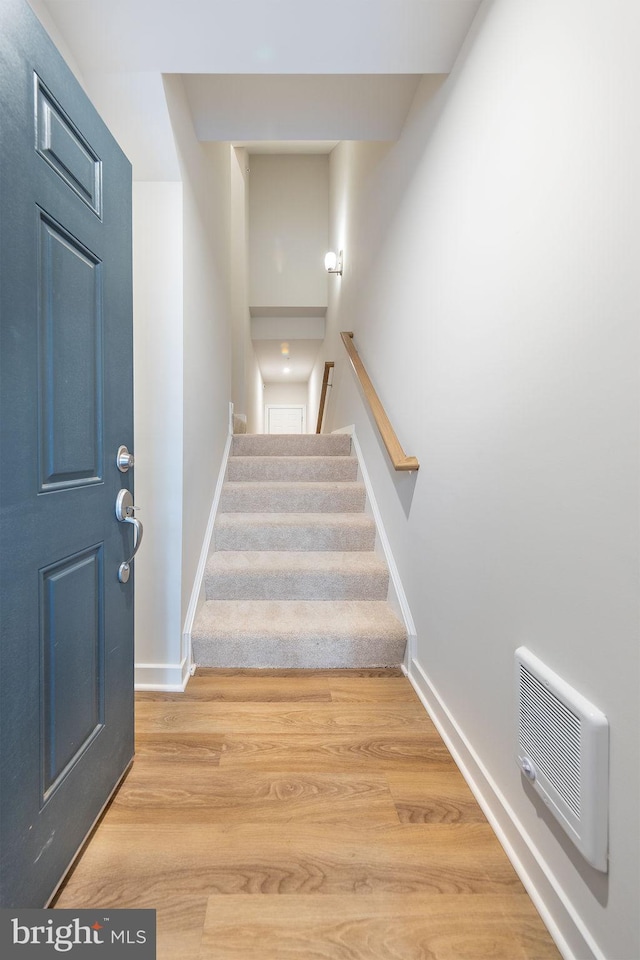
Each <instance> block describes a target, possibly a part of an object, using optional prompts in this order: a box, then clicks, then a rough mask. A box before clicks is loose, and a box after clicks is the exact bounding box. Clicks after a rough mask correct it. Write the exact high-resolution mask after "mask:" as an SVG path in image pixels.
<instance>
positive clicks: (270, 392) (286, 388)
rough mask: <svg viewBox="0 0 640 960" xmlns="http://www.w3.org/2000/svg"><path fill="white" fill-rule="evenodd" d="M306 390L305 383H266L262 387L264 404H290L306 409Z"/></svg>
mask: <svg viewBox="0 0 640 960" xmlns="http://www.w3.org/2000/svg"><path fill="white" fill-rule="evenodd" d="M307 399H308V388H307V384H306V383H267V384H265V387H264V402H265V405H266V404H270V403H276V404H285V405H286V404H291V405H292V406H303V407H306V405H307Z"/></svg>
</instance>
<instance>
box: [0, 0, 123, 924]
mask: <svg viewBox="0 0 640 960" xmlns="http://www.w3.org/2000/svg"><path fill="white" fill-rule="evenodd" d="M131 312H132V307H131V168H130V165H129V163H128V161H127V160H126V158H125V157H124V155H123V153H122V151H121V150H120V148H119V147H118V146H117V144H116V143H115V141H114V140H113V138H112V137H111V135H110V133H109V131H108V130H107V128H106V127H105V126H104V124H103V123H102V121H101V120H100V119H99V117H98V115H97V114H96V112H95V110H94V108H93V107H92V105H91V104H90V102H89V100H88V99H87V97H86V96H85V95H84V93H83V92H82V90H81V88H80V87H79V86H78V84H77V82H76V81H75V79H74V77H73V76H72V74H71V73H70V72H69V70H68V69H67V67H66V66H65V64H64V62H63V61H62V59H61V58H60V56H59V55H58V53H57V52H56V50H55V48H54V47H53V45H52V44H51V43H50V41H49V39H48V38H47V36H46V34H45V33H44V31H43V30H42V29H41V27H40V25H39V23H38V21H37V20H36V18H35V16H34V15H33V13H32V11H31V10H30V8H29V7H28V5H27V4H26V2H25V0H2V4H0V509H1V523H0V579H1V587H0V589H1V606H0V626H1V636H0V727H1V731H2V735H1V737H0V844H1V847H0V854H1V865H0V903H1V904H2V906H25V907H26V906H32V907H37V906H42V905H44V904H45V903H47V902H48V900H49V899H50V897H51V895H52V894H53V893H54V891H55V889H56V887H57V885H58V883H59V881H60V879H61V877H62V876H63V874H64V872H65V871H66V869H67V867H68V866H69V864H70V863H71V861H72V860H73V858H74V856H75V854H76V852H77V850H78V849H79V847H80V846H81V844H82V842H83V840H84V839H85V837H86V835H87V833H88V832H89V830H90V829H91V827H92V825H93V823H94V822H95V820H96V818H97V817H98V815H99V814H100V811H101V810H102V808H103V806H104V804H105V802H106V801H107V799H108V797H109V796H110V794H111V793H112V791H113V789H114V787H115V785H116V784H117V783H118V781H119V779H120V778H121V776H122V774H123V772H124V771H125V770H126V768H127V765H128V763H129V762H130V759H131V757H132V754H133V579H131V580H130V581H129V582H128V583H127V584H120V583H119V582H118V578H117V570H118V566H119V564H120V563H121V562H122V561H123V560H125V559H126V558H127V557H128V556H129V555H130V552H131V531H130V530H129V525H128V524H127V525H125V524H119V523H118V521H117V520H116V517H115V512H114V506H115V501H116V496H117V494H118V491H119V490H120V489H121V487H123V486H129V487H130V485H131V472H129V473H128V474H126V475H123V474H121V473H120V472H119V470H118V469H117V467H116V464H115V457H116V452H117V450H118V447H119V446H120V444H126V445H127V446H128V447H129V448H130V449H132V448H133V436H132V426H133V423H132V356H131V352H132V318H131Z"/></svg>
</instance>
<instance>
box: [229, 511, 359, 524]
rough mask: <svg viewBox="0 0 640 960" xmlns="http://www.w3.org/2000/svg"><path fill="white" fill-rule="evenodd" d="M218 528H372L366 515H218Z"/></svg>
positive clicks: (262, 513)
mask: <svg viewBox="0 0 640 960" xmlns="http://www.w3.org/2000/svg"><path fill="white" fill-rule="evenodd" d="M218 524H219V525H220V526H243V525H247V526H253V525H254V524H267V525H271V526H279V525H281V524H284V525H293V526H300V527H302V526H305V525H307V524H308V525H313V526H320V527H324V526H326V525H327V524H330V525H335V526H339V527H349V526H356V527H372V526H374V520H373V517H371V516H370V515H369V514H368V513H264V512H260V513H219V514H218V516H217V517H216V525H218Z"/></svg>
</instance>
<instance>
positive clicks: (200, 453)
mask: <svg viewBox="0 0 640 960" xmlns="http://www.w3.org/2000/svg"><path fill="white" fill-rule="evenodd" d="M165 89H166V94H167V104H168V108H169V114H170V116H171V122H172V125H173V130H174V135H175V139H176V146H177V150H178V156H179V160H180V166H181V171H182V178H183V361H184V370H185V377H184V386H183V451H182V456H183V460H182V466H183V491H184V501H183V503H182V504H181V503H180V501H179V500H177V501H176V504H177V508H178V509H180V510H181V511H182V589H181V600H182V603H181V608H182V622H183V623H184V620H185V617H186V613H187V608H188V605H189V600H190V597H191V592H192V589H193V585H194V580H195V575H196V569H197V566H198V561H199V558H200V553H201V550H202V547H203V541H204V536H205V532H206V527H207V521H208V518H209V512H210V510H211V504H212V501H213V494H214V490H215V485H216V481H217V478H218V472H219V469H220V464H221V459H222V453H223V450H224V445H225V442H226V438H227V434H228V404H229V399H230V397H231V329H230V324H231V295H230V281H229V240H230V197H231V186H230V162H231V157H230V151H231V148H230V146H229V145H228V144H224V143H219V144H207V145H203V144H201V143H199V142H198V140H197V139H196V136H195V133H194V130H193V123H192V120H191V115H190V112H189V109H188V103H187V101H186V97H185V94H184V89H183V84H182V80H181V78H180V77H177V76H171V77H165ZM166 454H167V455H169V454H170V451H168V450H167V451H166ZM186 653H187V652H186V651H185V650H182V651H181V656H182V657H183V658H184V657H185V656H186Z"/></svg>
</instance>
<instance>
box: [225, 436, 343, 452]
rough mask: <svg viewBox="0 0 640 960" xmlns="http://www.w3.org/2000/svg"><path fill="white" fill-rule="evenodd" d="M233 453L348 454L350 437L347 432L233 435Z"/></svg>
mask: <svg viewBox="0 0 640 960" xmlns="http://www.w3.org/2000/svg"><path fill="white" fill-rule="evenodd" d="M231 453H232V455H233V456H234V457H256V456H258V457H348V456H349V455H350V453H351V437H350V436H348V435H347V434H344V433H343V434H300V435H298V436H294V435H292V434H279V435H278V434H275V435H272V436H268V435H265V434H248V433H247V434H244V435H240V436H234V438H233V445H232V448H231Z"/></svg>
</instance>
